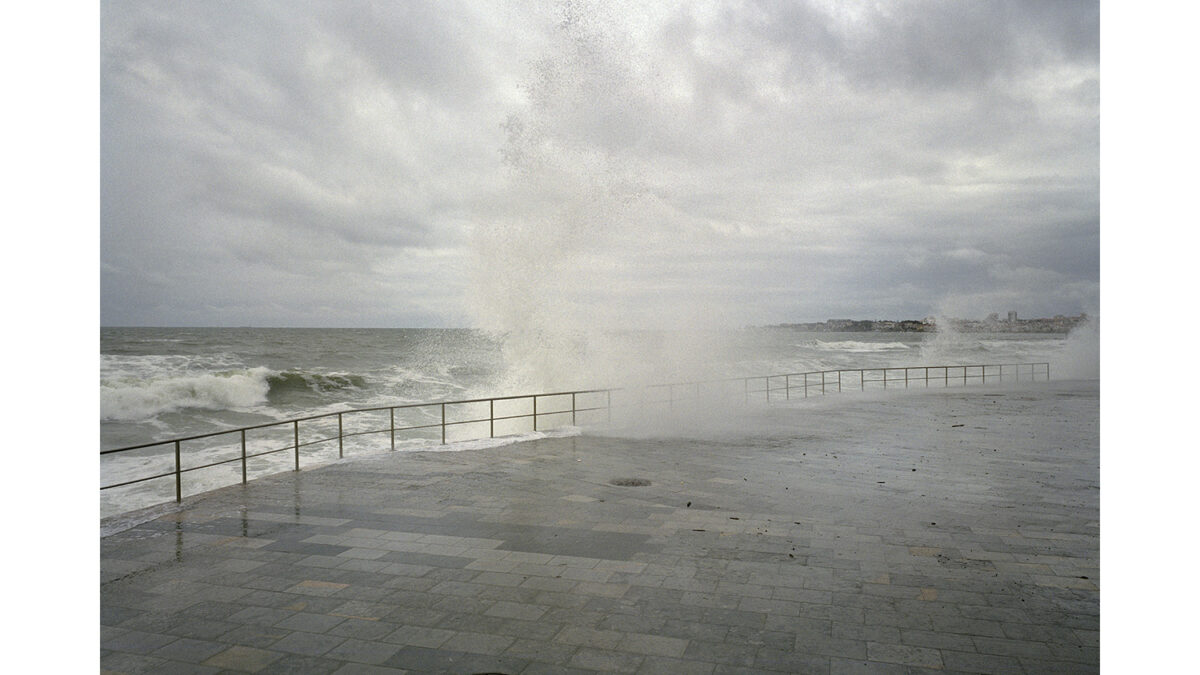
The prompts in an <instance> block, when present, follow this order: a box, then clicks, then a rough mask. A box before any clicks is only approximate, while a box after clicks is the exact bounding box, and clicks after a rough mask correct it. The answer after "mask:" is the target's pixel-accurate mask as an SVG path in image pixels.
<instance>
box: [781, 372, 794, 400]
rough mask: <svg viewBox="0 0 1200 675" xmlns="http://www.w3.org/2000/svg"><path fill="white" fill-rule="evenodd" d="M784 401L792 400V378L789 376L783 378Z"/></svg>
mask: <svg viewBox="0 0 1200 675" xmlns="http://www.w3.org/2000/svg"><path fill="white" fill-rule="evenodd" d="M783 400H785V401H790V400H792V378H791V377H789V376H788V375H784V376H783Z"/></svg>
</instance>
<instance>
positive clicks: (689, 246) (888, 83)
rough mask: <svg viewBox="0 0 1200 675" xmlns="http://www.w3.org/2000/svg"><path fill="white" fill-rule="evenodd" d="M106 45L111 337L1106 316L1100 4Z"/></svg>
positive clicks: (228, 20) (157, 8)
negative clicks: (156, 331)
mask: <svg viewBox="0 0 1200 675" xmlns="http://www.w3.org/2000/svg"><path fill="white" fill-rule="evenodd" d="M100 28H101V34H100V64H99V65H100V113H101V119H100V125H101V126H100V141H101V218H100V254H101V269H100V284H101V285H100V297H101V305H100V308H101V323H102V324H103V325H258V326H264V325H268V326H269V325H281V326H384V327H388V326H397V327H399V326H487V327H499V328H506V327H512V326H515V325H519V324H521V323H522V322H524V321H534V322H535V323H536V322H538V321H540V322H543V323H546V324H551V323H554V322H557V321H562V322H567V323H570V322H579V321H595V322H603V323H606V324H616V325H621V324H627V325H653V324H670V323H679V322H683V321H693V322H694V321H697V320H701V321H705V322H712V323H720V324H726V325H745V324H764V323H782V322H795V321H813V320H824V319H827V318H896V319H899V318H920V317H924V316H928V315H933V314H944V315H950V316H960V317H966V318H980V317H983V316H986V315H987V314H989V313H991V312H999V313H1000V314H1001V315H1004V314H1005V313H1006V312H1007V311H1009V310H1015V311H1017V312H1018V313H1019V314H1020V315H1021V316H1023V317H1035V316H1052V315H1054V314H1077V313H1079V312H1081V311H1086V312H1089V313H1096V312H1098V309H1099V294H1100V270H1099V267H1100V263H1099V260H1100V227H1099V214H1100V191H1099V188H1100V185H1099V184H1100V174H1099V163H1100V157H1099V136H1100V129H1099V123H1100V82H1099V60H1100V54H1099V30H1100V28H1099V6H1098V3H1097V2H1044V1H1041V0H1037V1H1033V2H1016V1H1014V0H1001V1H998V2H978V1H971V2H959V1H947V2H885V3H873V2H872V3H852V2H842V1H840V0H838V1H834V0H828V1H811V2H800V1H792V2H784V1H768V0H760V1H757V2H755V1H744V2H737V1H728V2H686V3H683V2H681V3H677V4H676V3H667V2H660V1H657V0H656V1H654V2H645V3H638V2H624V3H618V2H604V3H587V2H571V3H561V4H554V3H548V2H505V3H492V2H478V1H470V2H446V1H441V2H436V3H434V2H348V1H338V2H312V3H306V2H293V1H289V2H279V1H275V2H248V1H245V0H239V1H238V2H216V1H212V2H176V1H174V0H172V1H170V2H165V1H163V2H159V1H148V0H127V1H122V2H109V1H106V2H103V3H102V5H101V25H100ZM530 317H534V318H530Z"/></svg>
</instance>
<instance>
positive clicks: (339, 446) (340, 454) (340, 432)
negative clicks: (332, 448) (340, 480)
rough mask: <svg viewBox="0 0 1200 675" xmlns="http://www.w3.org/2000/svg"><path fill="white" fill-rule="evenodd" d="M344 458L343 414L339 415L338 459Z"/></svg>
mask: <svg viewBox="0 0 1200 675" xmlns="http://www.w3.org/2000/svg"><path fill="white" fill-rule="evenodd" d="M342 457H343V455H342V413H338V459H341V458H342Z"/></svg>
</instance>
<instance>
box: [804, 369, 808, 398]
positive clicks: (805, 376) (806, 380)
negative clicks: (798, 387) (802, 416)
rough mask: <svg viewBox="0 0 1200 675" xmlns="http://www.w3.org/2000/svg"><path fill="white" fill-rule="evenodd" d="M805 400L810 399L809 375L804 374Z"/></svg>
mask: <svg viewBox="0 0 1200 675" xmlns="http://www.w3.org/2000/svg"><path fill="white" fill-rule="evenodd" d="M804 398H808V373H807V372H806V373H804Z"/></svg>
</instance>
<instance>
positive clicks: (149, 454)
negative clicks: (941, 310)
mask: <svg viewBox="0 0 1200 675" xmlns="http://www.w3.org/2000/svg"><path fill="white" fill-rule="evenodd" d="M1049 379H1050V364H1049V363H1012V364H986V365H959V366H907V367H904V366H901V367H896V368H854V369H838V370H821V371H812V372H806V373H785V374H782V375H761V376H752V377H735V378H727V379H722V380H706V381H696V382H675V383H669V384H660V385H652V386H648V387H644V388H641V389H640V390H639V391H638V395H637V396H636V397H631V398H630V401H631V402H630V403H626V404H623V405H637V406H641V407H645V406H662V405H665V406H667V407H668V408H674V406H675V405H676V404H682V403H685V402H687V401H689V400H697V399H700V398H701V397H703V396H714V395H715V396H719V397H721V398H722V400H729V398H732V399H733V400H735V401H737V400H739V399H740V401H741V402H742V403H747V404H748V403H751V402H757V401H764V402H768V403H769V402H773V401H785V400H791V399H796V398H807V397H809V396H821V395H826V394H830V393H837V392H846V391H867V390H875V389H880V390H884V389H889V388H892V389H895V388H909V387H925V388H928V387H931V386H942V387H950V386H966V385H968V384H971V383H974V382H978V383H980V384H987V383H1001V382H1006V381H1007V382H1021V381H1029V382H1035V381H1046V380H1049ZM628 393H629V390H628V389H586V390H578V391H563V392H551V393H544V394H524V395H517V396H497V397H492V398H478V399H470V400H463V401H439V402H435V403H415V404H406V405H396V406H384V407H376V408H361V409H354V410H345V411H341V412H333V413H325V414H321V415H312V416H309V417H299V418H295V419H290V420H284V421H278V422H268V423H264V424H258V425H254V426H247V427H241V428H238V429H227V430H222V431H215V432H211V433H207V434H199V435H195V436H187V437H183V438H174V439H168V440H160V441H154V442H151V443H143V444H140V445H131V446H126V447H121V448H112V449H109V450H102V451H101V452H100V455H101V459H102V460H104V459H106V458H116V457H130V458H134V459H136V462H137V465H138V466H146V467H151V470H150V475H138V476H137V477H136V478H128V479H126V480H121V481H119V482H115V483H112V484H109V485H102V486H101V488H100V489H101V490H111V489H116V488H121V487H128V486H133V485H137V484H141V483H146V482H148V481H156V480H158V481H162V480H167V479H173V480H174V483H175V485H174V487H175V501H177V502H179V501H182V499H183V495H184V490H183V477H184V475H185V474H188V473H191V472H195V471H200V470H204V469H212V468H215V467H229V466H235V467H238V468H240V473H241V476H240V478H241V482H242V483H246V481H247V480H248V479H249V476H250V469H251V467H252V464H253V463H255V462H256V460H262V459H263V458H266V457H268V456H272V455H279V454H280V453H290V455H291V459H292V462H291V464H292V466H293V470H295V471H299V470H300V460H301V450H302V449H305V448H312V447H314V446H320V447H321V448H323V449H324V452H322V453H313V456H314V457H315V458H316V459H318V460H320V461H321V463H324V462H326V461H330V460H332V458H333V456H332V446H333V444H334V443H336V444H337V445H336V447H337V458H339V459H340V458H343V457H345V454H346V445H347V441H350V440H353V439H361V438H362V437H366V436H376V437H378V436H383V437H385V438H386V439H388V443H389V445H390V449H391V450H395V449H396V443H397V435H398V434H399V435H401V436H403V437H404V439H403V440H407V441H409V442H412V441H417V442H418V443H421V444H426V445H428V444H437V443H440V444H442V445H444V444H446V443H447V442H453V441H460V440H472V439H481V438H497V437H498V436H506V435H512V434H519V433H528V432H529V431H534V432H537V431H546V430H549V429H553V428H557V427H562V426H567V425H570V426H589V425H595V424H603V423H606V422H611V421H612V413H613V410H614V403H613V395H614V394H618V395H621V394H628ZM620 405H622V404H617V406H616V407H620ZM302 425H303V431H304V433H303V434H302V433H301V431H302ZM485 429H486V432H485V431H484V430H485ZM248 437H249V438H250V441H249V442H248V440H247V439H248ZM185 445H186V447H187V450H188V451H189V453H188V455H189V457H194V458H195V459H194V461H193V462H192V463H189V464H185V462H184V456H185V453H184V449H185ZM376 449H378V448H376ZM167 453H170V454H169V455H168V454H167ZM318 455H319V456H318ZM258 464H259V467H260V468H261V467H266V464H265V463H264V462H261V461H259V462H258ZM155 467H156V468H155ZM278 470H279V469H278V468H277V465H276V468H274V469H273V471H278ZM257 473H262V471H261V470H260V471H256V474H257ZM236 480H237V479H236V477H235V478H233V480H232V481H230V483H232V482H236ZM226 484H229V483H226ZM210 489H211V488H210Z"/></svg>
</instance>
